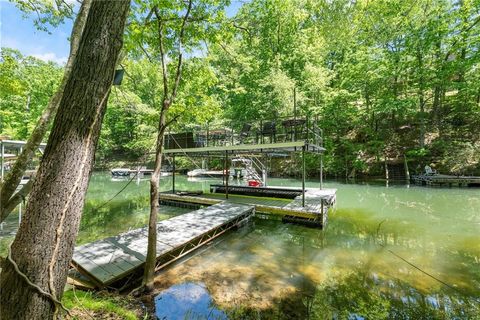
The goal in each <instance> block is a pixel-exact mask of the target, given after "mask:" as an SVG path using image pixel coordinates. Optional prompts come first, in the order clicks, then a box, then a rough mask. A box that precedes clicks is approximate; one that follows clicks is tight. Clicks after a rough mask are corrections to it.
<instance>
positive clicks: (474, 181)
mask: <svg viewBox="0 0 480 320" xmlns="http://www.w3.org/2000/svg"><path fill="white" fill-rule="evenodd" d="M412 181H413V182H414V183H415V184H418V185H426V186H446V187H452V186H458V187H479V186H480V177H475V176H451V175H446V174H433V175H425V174H423V175H416V176H412Z"/></svg>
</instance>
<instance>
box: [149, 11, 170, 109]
mask: <svg viewBox="0 0 480 320" xmlns="http://www.w3.org/2000/svg"><path fill="white" fill-rule="evenodd" d="M153 10H154V12H155V16H156V17H157V22H158V45H159V48H160V58H161V61H162V78H163V95H164V101H165V99H168V72H167V63H166V61H165V49H164V47H163V22H162V19H161V18H160V12H159V11H158V7H155V8H153ZM162 108H163V106H162Z"/></svg>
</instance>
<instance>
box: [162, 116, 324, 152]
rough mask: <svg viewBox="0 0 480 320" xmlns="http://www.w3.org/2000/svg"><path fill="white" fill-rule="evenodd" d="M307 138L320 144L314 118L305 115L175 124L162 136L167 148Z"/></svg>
mask: <svg viewBox="0 0 480 320" xmlns="http://www.w3.org/2000/svg"><path fill="white" fill-rule="evenodd" d="M295 141H307V142H308V143H311V144H315V145H318V146H322V144H323V141H322V134H321V129H320V127H319V124H318V120H317V119H316V118H313V117H308V116H291V117H276V118H274V119H262V120H257V121H246V122H239V121H230V122H224V123H220V124H206V125H195V126H186V127H183V128H177V129H176V130H175V132H173V131H170V132H168V133H167V135H166V136H165V147H166V148H167V149H177V148H200V147H216V146H229V145H241V144H267V143H278V142H295Z"/></svg>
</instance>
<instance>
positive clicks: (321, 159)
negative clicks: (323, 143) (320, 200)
mask: <svg viewBox="0 0 480 320" xmlns="http://www.w3.org/2000/svg"><path fill="white" fill-rule="evenodd" d="M322 189H323V152H322V153H320V190H322Z"/></svg>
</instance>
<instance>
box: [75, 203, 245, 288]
mask: <svg viewBox="0 0 480 320" xmlns="http://www.w3.org/2000/svg"><path fill="white" fill-rule="evenodd" d="M254 212H255V211H254V206H251V205H245V204H238V203H231V202H219V203H216V204H212V205H211V206H208V207H206V208H203V209H199V210H196V211H193V212H190V213H186V214H183V215H181V216H177V217H173V218H171V219H168V220H164V221H161V222H159V223H158V224H157V266H156V270H157V271H158V270H160V269H162V268H164V267H166V266H167V265H169V264H170V263H172V262H174V261H176V260H177V259H179V258H181V257H183V256H185V255H186V254H188V253H190V252H191V251H193V250H195V249H197V248H199V247H201V246H203V245H204V244H205V243H207V242H209V241H211V240H212V239H214V238H216V237H218V236H219V235H221V234H223V233H224V232H226V231H227V230H229V229H231V228H234V227H236V226H238V225H239V224H241V222H242V221H243V220H245V219H247V218H249V217H250V216H251V215H253V214H254ZM147 243H148V229H147V227H144V228H140V229H136V230H132V231H129V232H125V233H122V234H119V235H117V236H114V237H110V238H106V239H103V240H99V241H95V242H92V243H88V244H85V245H82V246H78V247H76V248H75V251H74V254H73V258H72V266H73V267H74V269H75V270H76V272H72V273H71V274H70V279H69V280H70V283H73V284H75V285H77V286H83V287H90V288H105V287H109V286H118V285H116V283H117V282H118V284H120V282H122V281H125V279H126V278H128V279H130V278H134V277H135V276H137V277H138V276H140V275H141V272H143V265H144V263H145V258H146V254H147ZM75 274H76V275H77V276H75Z"/></svg>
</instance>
